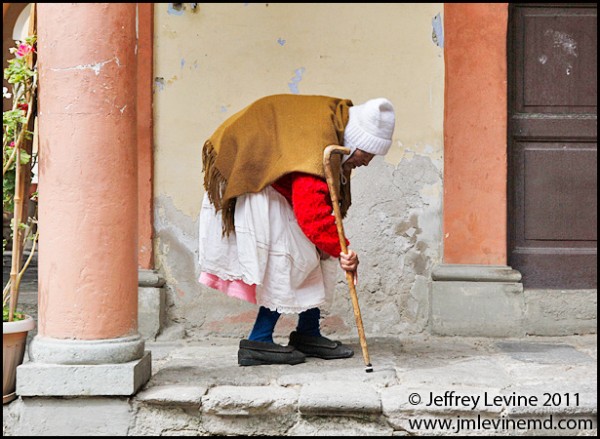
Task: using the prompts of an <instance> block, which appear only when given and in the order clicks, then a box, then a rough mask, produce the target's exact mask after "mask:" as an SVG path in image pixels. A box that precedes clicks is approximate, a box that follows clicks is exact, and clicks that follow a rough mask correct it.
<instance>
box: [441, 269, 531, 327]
mask: <svg viewBox="0 0 600 439" xmlns="http://www.w3.org/2000/svg"><path fill="white" fill-rule="evenodd" d="M524 307H525V305H524V299H523V285H522V284H520V283H508V282H465V281H452V282H446V281H437V282H433V283H432V288H431V311H430V313H431V314H430V317H431V330H432V332H433V333H434V334H436V335H458V336H468V337H519V336H523V335H525V330H524V323H523V318H524V316H523V312H524V311H523V310H524Z"/></svg>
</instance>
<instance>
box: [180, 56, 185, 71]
mask: <svg viewBox="0 0 600 439" xmlns="http://www.w3.org/2000/svg"><path fill="white" fill-rule="evenodd" d="M179 65H180V67H181V68H182V69H183V66H185V59H183V58H181V61H180V62H179Z"/></svg>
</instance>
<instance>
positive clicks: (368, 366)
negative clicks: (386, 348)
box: [365, 363, 373, 373]
mask: <svg viewBox="0 0 600 439" xmlns="http://www.w3.org/2000/svg"><path fill="white" fill-rule="evenodd" d="M365 372H367V373H371V372H373V366H371V363H369V364H367V367H365Z"/></svg>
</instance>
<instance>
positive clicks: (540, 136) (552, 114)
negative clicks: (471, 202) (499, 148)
mask: <svg viewBox="0 0 600 439" xmlns="http://www.w3.org/2000/svg"><path fill="white" fill-rule="evenodd" d="M509 7H510V16H509V17H510V18H509V53H508V65H509V83H508V93H509V133H508V143H509V151H508V156H509V163H508V175H509V182H508V208H509V211H508V218H509V230H508V234H509V242H508V246H509V248H508V255H509V265H511V266H512V267H513V268H515V269H517V270H519V271H521V273H522V274H523V283H524V286H525V287H531V288H561V289H568V288H597V269H596V263H597V214H596V210H597V103H596V101H597V68H596V63H597V55H596V51H597V28H596V26H597V18H596V10H597V9H596V5H595V4H575V3H573V4H557V3H555V4H543V3H536V4H510V6H509Z"/></svg>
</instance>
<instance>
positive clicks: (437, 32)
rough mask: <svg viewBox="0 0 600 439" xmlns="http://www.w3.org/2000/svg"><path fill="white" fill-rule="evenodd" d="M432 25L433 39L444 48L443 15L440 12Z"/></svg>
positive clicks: (432, 21)
mask: <svg viewBox="0 0 600 439" xmlns="http://www.w3.org/2000/svg"><path fill="white" fill-rule="evenodd" d="M431 26H432V27H433V30H432V31H431V39H432V40H433V42H434V44H435V45H436V46H438V47H441V48H444V29H443V26H442V17H441V16H440V14H439V13H438V14H437V15H436V16H435V17H433V19H432V20H431Z"/></svg>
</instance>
